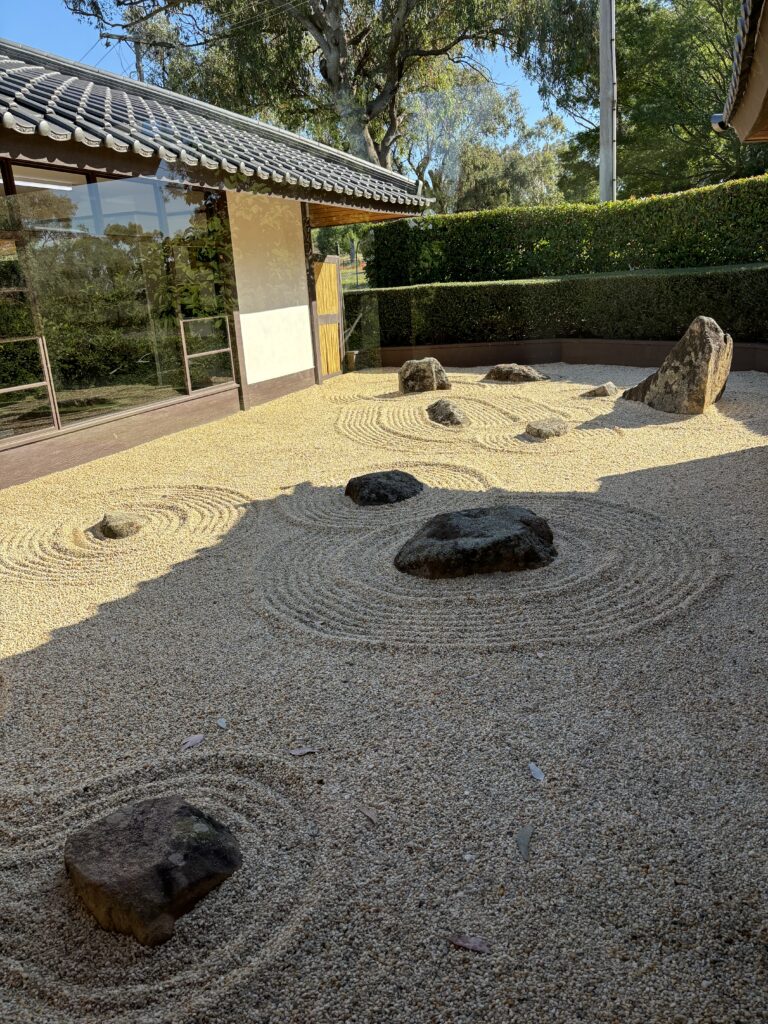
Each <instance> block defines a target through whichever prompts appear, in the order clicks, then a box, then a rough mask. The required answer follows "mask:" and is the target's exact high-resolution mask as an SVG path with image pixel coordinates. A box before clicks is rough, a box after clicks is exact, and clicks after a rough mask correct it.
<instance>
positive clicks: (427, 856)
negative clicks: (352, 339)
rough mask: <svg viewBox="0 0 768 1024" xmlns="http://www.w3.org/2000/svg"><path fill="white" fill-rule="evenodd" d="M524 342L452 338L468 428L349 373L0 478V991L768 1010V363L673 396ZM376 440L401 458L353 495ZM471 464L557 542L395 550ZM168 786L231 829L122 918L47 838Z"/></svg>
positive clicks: (169, 998)
mask: <svg viewBox="0 0 768 1024" xmlns="http://www.w3.org/2000/svg"><path fill="white" fill-rule="evenodd" d="M486 369H487V368H486ZM544 369H545V370H546V372H547V373H549V374H550V375H551V376H552V378H553V379H552V380H551V381H545V382H540V383H526V384H522V385H514V384H511V385H505V386H503V387H502V386H500V385H498V384H490V383H489V384H484V383H482V381H481V378H482V375H483V372H484V371H483V370H482V369H478V370H476V371H466V372H452V373H451V374H450V378H451V383H452V397H455V398H456V400H457V401H458V402H459V403H460V404H461V406H462V408H464V409H466V412H467V416H468V423H467V426H466V427H465V428H464V429H462V430H461V431H456V432H453V431H451V432H448V431H446V430H445V428H444V427H441V426H440V425H437V424H434V423H432V422H431V421H430V420H429V418H428V416H427V414H426V406H427V405H429V404H430V402H431V401H433V400H434V395H432V394H428V393H427V394H416V395H407V396H400V397H397V386H398V385H397V374H396V373H395V372H383V371H372V372H366V373H356V374H349V375H346V376H344V377H341V378H337V379H334V380H333V381H331V382H328V383H326V384H325V385H324V386H323V387H322V388H315V389H312V390H308V391H306V392H303V393H300V394H296V395H291V396H288V397H286V398H283V399H280V400H278V401H275V402H273V403H270V404H269V405H265V406H260V407H258V408H256V409H253V410H251V411H249V412H248V413H245V414H240V415H237V416H234V417H232V418H230V419H227V420H222V421H219V422H217V423H213V424H210V425H208V426H204V427H199V428H196V429H194V430H190V431H186V432H183V433H179V434H176V435H173V436H171V437H166V438H162V439H160V440H158V441H155V442H152V443H150V444H147V445H144V446H142V447H139V448H135V449H133V450H131V451H128V452H124V453H122V454H119V455H114V456H111V457H109V458H107V459H103V460H100V461H98V462H95V463H91V464H90V465H87V466H83V467H80V468H78V469H74V470H68V471H66V472H63V473H60V474H57V475H54V476H51V477H48V478H46V479H43V480H39V481H36V482H34V483H30V484H27V485H24V486H21V487H16V488H13V489H10V490H6V491H2V492H0V509H2V515H1V516H0V580H2V588H1V589H0V653H2V662H0V893H1V894H2V898H1V899H0V1020H3V1021H9V1022H13V1024H75V1022H77V1024H105V1022H109V1024H298V1022H311V1024H341V1022H354V1024H374V1022H375V1024H384V1022H386V1024H413V1022H419V1024H422V1022H425V1024H459V1022H461V1024H476V1022H477V1024H479V1022H481V1021H482V1022H491V1024H506V1022H510V1021H512V1022H514V1021H521V1022H522V1021H525V1022H526V1024H530V1022H547V1024H561V1022H562V1024H570V1022H577V1021H582V1022H589V1024H593V1022H594V1024H613V1022H620V1024H731V1022H732V1024H737V1022H738V1024H746V1022H749V1024H752V1022H754V1024H763V1022H765V1020H766V1019H768V974H767V971H766V941H767V940H768V867H767V865H768V838H767V833H766V827H765V824H766V820H768V799H767V795H768V778H767V777H766V776H767V774H768V771H767V768H766V765H767V764H768V758H766V736H768V713H767V710H768V709H767V706H766V705H767V700H766V678H768V672H767V671H766V669H767V667H768V666H767V661H768V658H767V655H768V649H767V642H766V635H765V620H766V608H768V503H767V502H766V493H768V448H767V446H766V441H767V439H768V377H766V376H763V375H760V374H756V373H734V374H732V375H731V379H730V381H729V383H728V388H727V390H726V393H725V396H724V398H723V399H722V401H721V402H720V403H718V405H717V406H716V407H715V408H714V409H712V410H710V411H709V412H708V413H706V414H705V415H703V416H698V417H693V418H684V417H675V416H671V415H666V414H664V413H660V412H656V411H654V410H653V409H649V408H648V407H647V406H645V405H642V404H640V403H633V402H626V401H621V400H619V399H616V398H605V399H601V400H600V401H599V402H596V401H595V400H594V399H585V398H583V397H582V396H583V393H584V391H585V389H586V388H587V387H590V386H594V385H596V384H599V383H600V382H601V381H604V380H608V379H611V380H614V381H616V383H617V384H618V385H619V386H620V387H621V388H625V387H629V386H631V385H633V384H635V383H637V382H638V381H639V380H641V379H642V378H643V377H644V376H646V375H647V373H648V372H649V371H648V370H643V369H628V368H626V367H618V366H602V367H600V366H592V367H583V366H566V365H565V364H554V365H548V366H546V367H545V368H544ZM553 415H555V416H561V417H563V418H564V419H566V420H568V421H569V422H570V423H572V424H573V429H572V430H571V431H570V432H569V433H568V434H566V435H565V436H563V437H556V438H552V439H551V440H550V441H548V442H547V443H546V444H545V445H543V444H540V443H537V442H531V441H530V440H529V439H527V438H526V437H525V435H524V430H525V426H526V424H527V423H528V422H529V421H530V420H532V419H541V418H547V417H550V416H553ZM380 469H401V470H405V471H407V472H411V473H413V474H414V475H415V476H416V477H418V478H419V479H420V480H423V481H424V482H425V483H426V484H427V485H428V488H427V489H425V491H424V492H423V493H422V494H419V495H417V496H416V497H414V498H412V499H411V500H409V501H406V502H402V503H399V504H396V505H392V506H387V507H374V508H360V507H357V506H355V505H354V504H353V503H352V502H351V501H349V499H347V498H345V497H344V493H343V491H344V485H345V483H346V482H347V480H348V479H349V478H350V477H351V476H354V475H356V474H360V473H364V472H371V471H374V470H380ZM497 502H498V503H509V502H511V503H514V504H521V505H524V506H526V507H529V508H531V509H533V511H535V512H537V513H538V514H541V515H542V516H544V517H545V518H546V519H547V521H548V522H549V523H550V524H551V526H552V528H553V530H554V533H555V544H556V546H557V548H558V551H559V556H558V558H557V559H555V561H554V562H553V563H552V564H551V565H550V566H546V567H544V568H541V569H539V570H537V571H536V572H530V573H501V574H494V575H491V576H483V577H470V578H466V579H459V580H423V579H415V578H411V577H408V576H405V575H403V574H401V573H398V572H397V571H396V570H395V569H394V567H393V565H392V555H393V553H394V551H396V550H397V548H398V547H399V546H400V545H401V544H402V543H403V540H404V539H405V538H406V537H408V536H410V535H411V534H412V533H413V532H414V530H415V529H416V528H418V525H419V524H420V523H421V522H423V521H425V520H426V519H428V518H429V517H430V516H432V515H435V514H437V513H439V512H443V511H447V510H450V509H457V508H459V509H461V508H469V507H472V506H473V505H489V504H494V503H497ZM116 508H118V509H120V510H121V511H123V512H125V513H126V514H130V515H132V516H135V517H136V518H137V519H138V520H141V523H142V528H141V530H140V531H139V532H138V533H136V534H135V535H133V536H129V537H127V538H124V539H119V540H109V541H106V540H103V539H100V537H99V535H98V531H97V532H94V527H95V526H96V525H97V524H98V523H99V522H100V520H101V518H102V516H103V515H104V513H105V512H108V511H110V510H114V509H116ZM222 722H223V723H224V724H223V725H222V724H221V723H222ZM197 735H203V736H204V740H203V741H202V742H201V743H199V744H197V745H194V746H189V747H188V748H187V749H183V750H182V749H181V748H182V744H183V743H184V741H185V740H186V739H187V738H188V737H191V736H197ZM531 765H534V766H536V767H538V769H539V770H540V774H541V775H542V776H543V778H539V777H538V775H535V774H534V773H533V771H532V768H531V767H530V766H531ZM176 792H178V793H181V794H183V795H184V796H185V798H187V799H188V800H189V801H190V802H192V803H194V804H195V805H196V806H200V807H201V808H203V809H204V810H206V811H209V812H211V813H213V814H214V815H215V816H216V817H217V818H218V819H219V820H221V821H222V822H224V824H226V825H227V826H228V827H230V828H231V829H232V830H233V831H234V832H235V834H236V835H237V838H238V841H239V843H240V846H241V848H242V851H243V866H242V868H241V869H240V870H239V871H237V872H236V873H235V875H233V876H232V878H230V879H228V880H227V881H226V882H224V883H223V884H222V885H221V887H220V888H219V889H217V890H216V891H215V892H213V893H211V894H210V895H209V896H207V897H206V898H205V899H204V900H203V901H202V902H201V903H200V904H199V905H198V906H197V907H196V908H195V909H194V910H193V911H192V912H191V913H190V914H188V915H186V916H185V917H184V918H182V919H181V920H180V921H179V922H178V924H177V926H176V932H175V934H174V936H173V938H172V939H171V940H170V941H169V942H167V943H166V944H165V945H163V946H161V947H158V948H156V949H147V948H143V947H141V946H139V945H138V944H137V943H135V942H134V941H133V940H132V939H130V938H128V937H126V936H121V935H116V934H110V933H106V932H104V931H102V930H101V929H100V928H99V927H98V926H97V925H96V924H95V922H94V921H93V920H92V919H91V918H90V917H89V915H88V913H87V911H85V909H84V908H83V907H82V905H81V904H80V903H79V901H78V899H77V897H76V896H75V895H74V894H73V892H72V890H71V887H70V885H69V883H68V881H67V879H66V876H65V873H64V868H63V860H62V852H63V846H64V840H65V837H66V836H67V835H68V834H69V833H70V832H72V831H74V830H75V829H77V828H80V827H83V826H85V825H87V824H88V823H89V822H92V821H94V820H96V819H97V818H99V817H101V816H103V815H105V814H107V813H109V812H110V811H111V810H114V809H115V808H116V807H119V806H120V805H122V804H124V803H125V802H126V801H128V800H139V799H144V798H147V797H151V796H158V795H163V794H167V793H176ZM457 938H458V939H460V940H461V942H459V944H458V945H457V943H456V940H457ZM449 939H450V940H451V941H449ZM462 943H463V945H462ZM467 945H468V946H469V948H466V946H467ZM475 950H476V951H475ZM485 950H487V952H486V951H485Z"/></svg>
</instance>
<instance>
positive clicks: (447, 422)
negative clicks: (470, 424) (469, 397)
mask: <svg viewBox="0 0 768 1024" xmlns="http://www.w3.org/2000/svg"><path fill="white" fill-rule="evenodd" d="M427 416H429V418H430V419H431V420H432V422H433V423H440V424H441V425H442V426H444V427H460V426H462V424H464V423H466V422H467V417H466V416H465V415H464V413H463V412H462V410H461V409H460V408H459V407H458V405H456V403H455V402H451V401H449V400H448V399H447V398H438V400H437V401H436V402H433V403H432V405H428V406H427Z"/></svg>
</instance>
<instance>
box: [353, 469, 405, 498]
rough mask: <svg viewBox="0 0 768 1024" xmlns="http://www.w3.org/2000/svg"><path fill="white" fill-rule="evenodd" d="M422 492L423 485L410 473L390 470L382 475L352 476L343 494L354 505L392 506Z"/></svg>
mask: <svg viewBox="0 0 768 1024" xmlns="http://www.w3.org/2000/svg"><path fill="white" fill-rule="evenodd" d="M423 490H424V484H423V483H422V482H421V480H417V479H416V477H415V476H411V474H410V473H404V472H402V470H399V469H391V470H388V471H387V472H383V473H365V474H363V476H353V477H352V479H351V480H350V481H349V483H348V484H347V486H346V489H345V491H344V493H345V494H346V496H347V497H348V498H351V499H352V501H354V503H355V504H356V505H394V504H395V502H397V501H406V499H408V498H413V497H415V496H416V495H417V494H420V493H421V492H422V491H423Z"/></svg>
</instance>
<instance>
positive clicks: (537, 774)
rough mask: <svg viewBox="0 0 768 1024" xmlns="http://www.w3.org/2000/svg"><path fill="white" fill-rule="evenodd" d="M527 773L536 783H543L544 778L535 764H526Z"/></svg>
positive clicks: (531, 762) (530, 762)
mask: <svg viewBox="0 0 768 1024" xmlns="http://www.w3.org/2000/svg"><path fill="white" fill-rule="evenodd" d="M528 771H529V772H530V773H531V775H532V776H533V777H534V779H536V781H537V782H543V781H544V779H545V778H546V776H545V775H544V772H543V771H542V770H541V768H539V766H538V765H537V764H534V762H533V761H529V762H528Z"/></svg>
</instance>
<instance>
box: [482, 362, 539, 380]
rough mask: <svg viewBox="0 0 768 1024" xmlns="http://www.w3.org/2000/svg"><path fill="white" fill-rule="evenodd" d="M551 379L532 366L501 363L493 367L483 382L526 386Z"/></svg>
mask: <svg viewBox="0 0 768 1024" xmlns="http://www.w3.org/2000/svg"><path fill="white" fill-rule="evenodd" d="M549 379H550V378H549V377H548V376H547V375H546V373H540V372H539V370H535V369H534V368H533V367H532V366H523V365H521V364H520V363H499V364H498V365H497V366H492V367H491V369H490V370H489V371H488V373H486V375H485V376H484V377H483V380H495V381H502V382H504V383H506V384H525V383H527V382H529V381H537V380H549Z"/></svg>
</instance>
